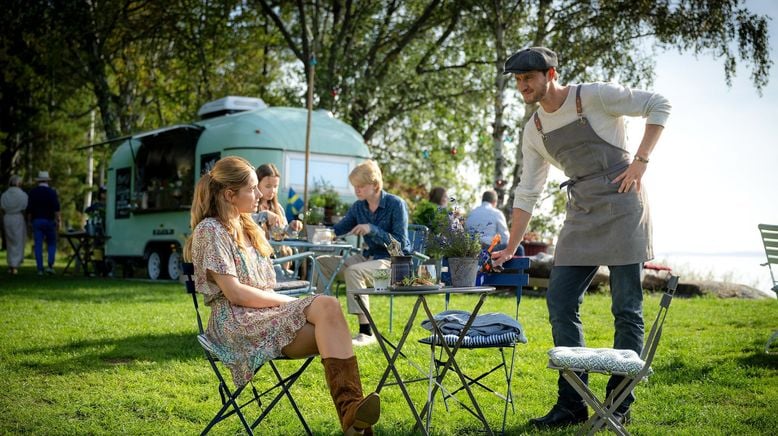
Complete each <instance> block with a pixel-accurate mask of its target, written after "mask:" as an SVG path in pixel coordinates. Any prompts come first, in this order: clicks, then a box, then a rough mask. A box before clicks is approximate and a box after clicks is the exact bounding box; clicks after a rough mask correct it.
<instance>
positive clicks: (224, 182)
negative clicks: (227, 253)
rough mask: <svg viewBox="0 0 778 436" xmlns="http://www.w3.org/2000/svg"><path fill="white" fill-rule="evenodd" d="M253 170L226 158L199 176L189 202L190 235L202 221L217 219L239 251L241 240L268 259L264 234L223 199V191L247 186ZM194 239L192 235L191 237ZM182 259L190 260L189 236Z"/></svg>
mask: <svg viewBox="0 0 778 436" xmlns="http://www.w3.org/2000/svg"><path fill="white" fill-rule="evenodd" d="M253 172H254V167H253V166H252V165H251V164H250V163H249V162H248V161H247V160H246V159H243V158H242V157H237V156H227V157H224V158H222V159H220V160H219V161H217V162H216V164H215V165H214V166H213V169H211V171H208V172H207V173H206V174H203V175H202V177H200V181H199V182H197V186H196V187H195V192H194V200H193V201H192V211H191V221H190V225H191V227H192V231H193V232H194V229H195V227H197V225H198V224H200V221H202V220H204V219H205V218H209V217H213V218H216V219H218V220H219V221H220V222H221V223H222V224H223V225H224V226H225V227H226V228H227V231H228V233H229V234H230V236H232V238H233V240H234V241H235V243H236V244H237V245H238V247H240V248H242V247H243V246H244V243H245V237H248V242H249V244H250V245H251V246H252V247H254V248H256V249H257V250H258V251H259V253H260V254H261V255H263V256H266V257H269V256H270V255H271V254H272V253H273V248H272V247H271V246H270V244H269V243H268V242H267V239H265V236H264V232H263V231H262V230H261V229H260V228H259V226H258V225H257V224H256V223H255V222H254V220H253V219H251V214H250V213H238V212H237V210H236V208H235V206H233V205H232V204H230V203H229V202H228V201H227V200H226V199H225V198H224V195H223V192H224V191H226V190H231V191H236V192H237V191H238V190H240V188H243V187H245V186H247V185H248V183H249V178H250V176H251V173H253ZM193 235H194V233H193ZM184 259H186V260H187V261H189V262H191V260H192V236H190V237H189V239H187V241H186V245H185V246H184Z"/></svg>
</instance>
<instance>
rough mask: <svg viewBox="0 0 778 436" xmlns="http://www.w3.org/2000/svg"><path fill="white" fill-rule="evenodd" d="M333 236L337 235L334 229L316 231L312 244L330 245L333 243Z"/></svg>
mask: <svg viewBox="0 0 778 436" xmlns="http://www.w3.org/2000/svg"><path fill="white" fill-rule="evenodd" d="M333 236H335V233H334V232H333V231H332V229H316V230H315V231H314V232H313V241H312V242H313V243H314V244H321V245H329V244H331V243H332V239H333Z"/></svg>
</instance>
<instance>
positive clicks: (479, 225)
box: [465, 201, 511, 245]
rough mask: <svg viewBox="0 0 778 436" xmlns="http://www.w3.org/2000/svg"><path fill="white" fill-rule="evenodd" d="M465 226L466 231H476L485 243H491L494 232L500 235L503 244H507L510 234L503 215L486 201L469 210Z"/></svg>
mask: <svg viewBox="0 0 778 436" xmlns="http://www.w3.org/2000/svg"><path fill="white" fill-rule="evenodd" d="M465 227H467V230H468V231H471V232H477V233H478V234H479V236H480V238H481V243H482V244H486V245H489V244H491V242H492V238H494V235H496V234H499V235H500V238H501V241H502V243H503V244H507V243H508V239H509V238H510V236H511V235H510V231H509V230H508V224H507V223H506V222H505V215H503V213H502V211H501V210H500V209H497V208H495V207H494V206H492V203H489V202H488V201H483V202H481V205H480V206H478V207H476V208H475V209H473V210H472V211H471V212H470V214H469V215H468V216H467V220H466V221H465Z"/></svg>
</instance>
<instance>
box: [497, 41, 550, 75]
mask: <svg viewBox="0 0 778 436" xmlns="http://www.w3.org/2000/svg"><path fill="white" fill-rule="evenodd" d="M556 66H557V57H556V53H554V51H553V50H551V49H548V48H546V47H530V48H525V49H521V50H519V51H517V52H516V53H514V54H512V55H511V56H510V57H509V58H508V59H507V60H506V61H505V66H504V67H503V71H502V73H503V74H521V73H526V72H528V71H546V70H547V69H549V68H551V67H554V68H556Z"/></svg>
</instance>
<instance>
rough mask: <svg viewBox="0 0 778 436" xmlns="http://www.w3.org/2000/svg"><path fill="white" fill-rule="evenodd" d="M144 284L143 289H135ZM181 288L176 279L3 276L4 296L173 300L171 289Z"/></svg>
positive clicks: (97, 300) (61, 299) (77, 300)
mask: <svg viewBox="0 0 778 436" xmlns="http://www.w3.org/2000/svg"><path fill="white" fill-rule="evenodd" d="M140 288H142V290H143V292H133V291H134V290H136V289H140ZM177 290H180V291H181V295H182V297H183V296H184V295H185V291H184V287H183V285H179V284H178V283H176V282H152V281H136V280H122V279H111V278H91V279H86V278H83V277H68V276H64V277H63V276H41V277H38V276H34V277H21V276H11V277H8V278H7V279H4V280H3V286H2V287H0V298H2V297H12V298H21V299H36V300H43V301H52V302H65V303H69V302H72V303H81V302H88V303H110V302H115V301H122V302H139V303H142V302H149V303H153V302H161V301H169V300H170V293H171V291H173V292H175V291H177Z"/></svg>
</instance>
